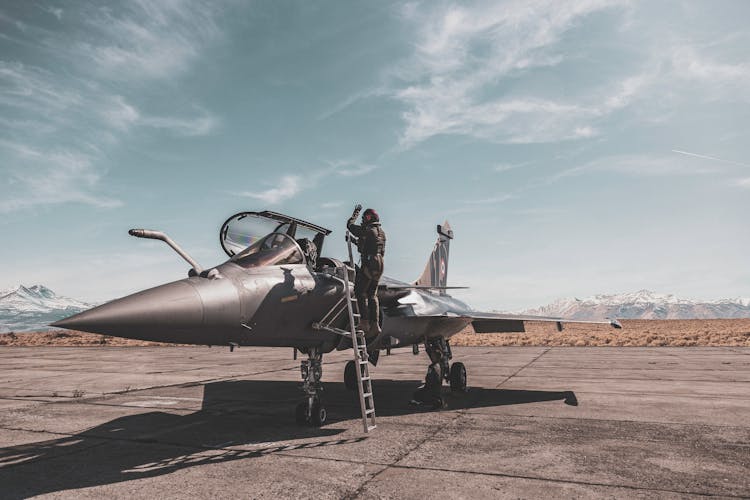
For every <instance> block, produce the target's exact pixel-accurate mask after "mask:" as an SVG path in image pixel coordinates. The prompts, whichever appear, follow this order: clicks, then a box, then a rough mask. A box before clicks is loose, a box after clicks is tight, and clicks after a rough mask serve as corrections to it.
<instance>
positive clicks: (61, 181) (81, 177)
mask: <svg viewBox="0 0 750 500" xmlns="http://www.w3.org/2000/svg"><path fill="white" fill-rule="evenodd" d="M0 151H3V152H4V155H3V156H4V157H5V158H7V159H8V160H12V161H9V162H8V163H9V164H10V165H12V166H13V168H9V169H6V171H5V175H6V179H7V186H8V188H9V190H10V191H11V194H10V195H8V196H4V197H3V199H2V200H1V201H0V213H8V212H13V211H16V210H20V209H24V208H28V207H33V206H39V205H54V204H58V203H68V202H74V203H84V204H87V205H93V206H96V207H100V208H112V207H117V206H120V205H121V202H120V201H119V200H117V199H115V198H112V197H107V196H103V195H101V194H96V188H97V187H98V185H99V183H100V181H101V179H102V176H103V172H102V171H101V169H98V168H97V167H96V166H95V165H94V161H93V159H94V156H93V155H89V154H84V153H81V152H80V151H69V150H65V149H61V150H52V151H47V150H39V149H36V148H34V147H32V146H29V145H26V144H23V143H16V142H10V141H0Z"/></svg>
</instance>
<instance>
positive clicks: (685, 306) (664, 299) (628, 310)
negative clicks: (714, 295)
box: [523, 290, 750, 320]
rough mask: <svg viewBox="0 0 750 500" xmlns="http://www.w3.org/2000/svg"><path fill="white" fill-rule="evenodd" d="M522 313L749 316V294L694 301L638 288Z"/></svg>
mask: <svg viewBox="0 0 750 500" xmlns="http://www.w3.org/2000/svg"><path fill="white" fill-rule="evenodd" d="M523 313H524V314H534V315H540V316H559V317H563V318H571V319H580V320H599V319H604V318H616V319H733V318H750V298H737V299H721V300H713V301H695V300H687V299H681V298H678V297H675V296H674V295H670V294H659V293H654V292H651V291H649V290H639V291H637V292H632V293H622V294H616V295H596V296H594V297H589V298H586V299H577V298H573V299H561V300H558V301H555V302H553V303H551V304H548V305H546V306H542V307H538V308H534V309H527V310H525V311H523Z"/></svg>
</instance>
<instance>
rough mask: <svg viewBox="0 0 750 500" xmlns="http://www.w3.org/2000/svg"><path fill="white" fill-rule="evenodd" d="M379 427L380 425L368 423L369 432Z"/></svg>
mask: <svg viewBox="0 0 750 500" xmlns="http://www.w3.org/2000/svg"><path fill="white" fill-rule="evenodd" d="M377 428H378V426H377V425H368V426H367V432H370V431H371V430H373V429H377Z"/></svg>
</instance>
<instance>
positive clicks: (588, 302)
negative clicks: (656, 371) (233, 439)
mask: <svg viewBox="0 0 750 500" xmlns="http://www.w3.org/2000/svg"><path fill="white" fill-rule="evenodd" d="M94 305H95V304H90V303H87V302H82V301H80V300H76V299H71V298H68V297H62V296H59V295H57V294H55V292H53V291H52V290H50V289H49V288H47V287H46V286H43V285H34V286H29V287H26V286H23V285H19V286H17V287H15V288H11V289H8V290H4V291H0V333H7V332H12V331H15V332H19V331H27V330H42V329H47V328H48V327H47V325H49V324H50V323H52V322H54V321H57V320H58V319H62V318H64V317H67V316H70V315H72V314H75V313H78V312H81V311H83V310H85V309H89V308H91V307H93V306H94ZM521 312H522V313H523V314H534V315H540V316H556V317H562V318H571V319H580V320H601V319H604V318H617V319H721V318H727V319H728V318H750V298H738V299H722V300H715V301H694V300H687V299H680V298H677V297H675V296H674V295H667V294H658V293H654V292H651V291H648V290H640V291H638V292H633V293H623V294H615V295H596V296H594V297H589V298H586V299H577V298H572V299H561V300H558V301H555V302H553V303H551V304H548V305H546V306H542V307H538V308H534V309H527V310H525V311H521Z"/></svg>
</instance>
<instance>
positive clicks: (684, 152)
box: [672, 149, 750, 168]
mask: <svg viewBox="0 0 750 500" xmlns="http://www.w3.org/2000/svg"><path fill="white" fill-rule="evenodd" d="M672 152H673V153H677V154H681V155H685V156H692V157H694V158H701V159H703V160H711V161H720V162H722V163H729V164H730V165H737V166H738V167H747V168H750V165H747V164H745V163H740V162H736V161H732V160H723V159H721V158H716V157H715V156H707V155H701V154H698V153H690V152H688V151H680V150H679V149H673V150H672Z"/></svg>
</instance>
